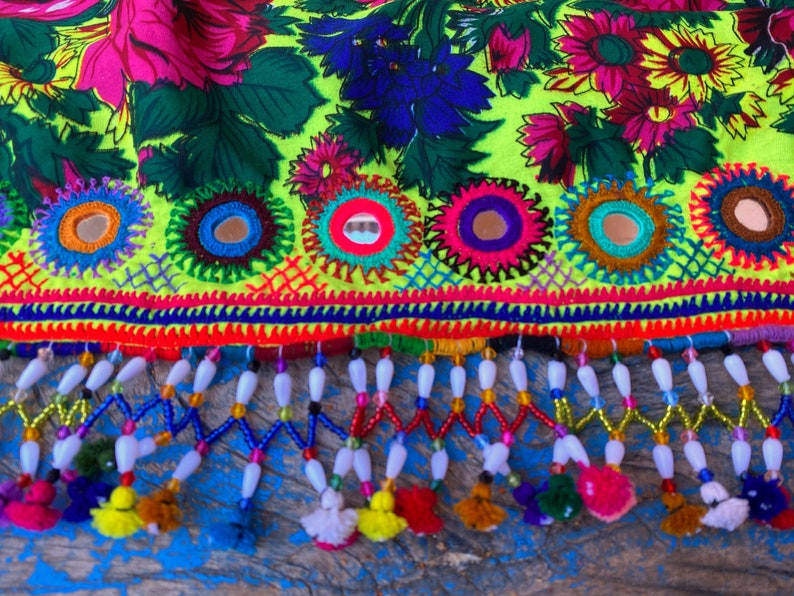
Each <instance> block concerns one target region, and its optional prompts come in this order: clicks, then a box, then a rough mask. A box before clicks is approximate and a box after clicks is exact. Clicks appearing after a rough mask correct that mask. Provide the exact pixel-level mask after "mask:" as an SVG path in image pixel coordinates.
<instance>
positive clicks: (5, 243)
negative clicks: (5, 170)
mask: <svg viewBox="0 0 794 596" xmlns="http://www.w3.org/2000/svg"><path fill="white" fill-rule="evenodd" d="M26 227H28V210H27V207H25V203H24V202H23V201H22V198H21V197H20V196H19V194H18V193H17V191H15V190H14V189H13V187H12V186H11V184H10V183H8V182H6V181H4V180H0V252H5V251H6V250H7V249H8V248H9V247H10V246H11V245H12V244H14V242H16V241H17V238H19V233H20V232H21V231H22V229H23V228H26Z"/></svg>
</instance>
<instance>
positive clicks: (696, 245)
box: [667, 238, 732, 281]
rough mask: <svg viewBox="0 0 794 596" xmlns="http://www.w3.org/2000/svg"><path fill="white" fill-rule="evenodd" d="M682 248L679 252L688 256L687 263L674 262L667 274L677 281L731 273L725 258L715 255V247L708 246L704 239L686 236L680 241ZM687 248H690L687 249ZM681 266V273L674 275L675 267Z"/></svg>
mask: <svg viewBox="0 0 794 596" xmlns="http://www.w3.org/2000/svg"><path fill="white" fill-rule="evenodd" d="M680 244H681V246H680V248H681V249H682V250H681V252H680V253H679V254H681V255H682V256H685V257H686V258H687V261H686V263H683V264H680V263H678V262H674V263H673V264H672V265H671V266H670V269H669V270H668V273H667V276H668V277H669V278H670V279H672V280H675V281H684V280H690V279H697V278H698V277H700V276H701V275H706V276H709V277H718V276H719V275H720V274H722V273H725V274H731V273H732V271H731V269H728V268H727V267H725V260H724V259H717V258H716V257H715V256H714V249H713V248H706V247H705V246H704V242H703V240H702V239H701V240H697V241H695V240H692V239H691V238H684V239H683V241H682V242H681V243H680ZM687 248H688V249H689V250H687ZM674 268H680V269H681V273H680V275H673V269H674Z"/></svg>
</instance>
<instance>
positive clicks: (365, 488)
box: [360, 481, 375, 499]
mask: <svg viewBox="0 0 794 596" xmlns="http://www.w3.org/2000/svg"><path fill="white" fill-rule="evenodd" d="M360 492H361V494H362V495H364V496H365V497H367V498H368V499H369V498H370V497H371V496H372V495H374V494H375V485H374V484H372V483H371V482H370V481H366V482H362V483H361V491H360Z"/></svg>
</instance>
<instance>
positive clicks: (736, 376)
mask: <svg viewBox="0 0 794 596" xmlns="http://www.w3.org/2000/svg"><path fill="white" fill-rule="evenodd" d="M723 364H724V365H725V370H727V371H728V374H729V375H731V378H732V379H733V380H734V381H735V382H736V384H737V385H739V387H744V386H745V385H749V384H750V378H749V377H748V376H747V367H745V366H744V362H743V361H742V359H741V357H740V356H739V354H728V355H727V356H725V360H723Z"/></svg>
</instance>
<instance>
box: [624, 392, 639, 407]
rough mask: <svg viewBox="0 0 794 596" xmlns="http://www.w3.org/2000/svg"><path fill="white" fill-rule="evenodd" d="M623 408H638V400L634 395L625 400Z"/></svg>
mask: <svg viewBox="0 0 794 596" xmlns="http://www.w3.org/2000/svg"><path fill="white" fill-rule="evenodd" d="M623 407H624V408H626V409H627V410H634V409H636V407H637V400H636V399H634V396H633V395H627V396H626V397H624V398H623Z"/></svg>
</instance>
